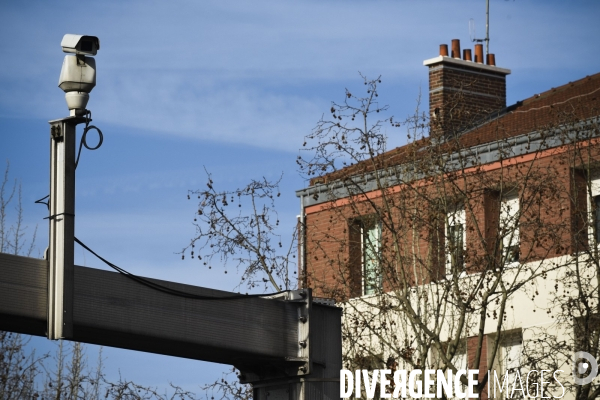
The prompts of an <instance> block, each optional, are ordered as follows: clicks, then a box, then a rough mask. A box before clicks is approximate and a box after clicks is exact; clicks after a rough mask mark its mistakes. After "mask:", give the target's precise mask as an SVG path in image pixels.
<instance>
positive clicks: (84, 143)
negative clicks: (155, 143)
mask: <svg viewBox="0 0 600 400" xmlns="http://www.w3.org/2000/svg"><path fill="white" fill-rule="evenodd" d="M85 111H86V113H85V128H84V129H83V133H82V134H81V139H80V141H79V151H77V158H76V159H75V169H77V165H78V164H79V156H81V149H82V148H83V147H84V146H85V148H86V149H88V150H98V149H99V148H100V146H102V142H104V135H103V134H102V131H101V130H100V129H99V128H98V127H96V126H95V125H90V121H91V119H92V112H91V111H90V110H85ZM92 129H94V130H96V132H98V144H97V145H95V146H90V145H88V143H87V134H88V132H89V131H90V130H92ZM48 197H50V195H47V196H44V197H42V198H41V199H38V200H36V201H35V202H34V203H35V204H45V205H46V207H47V208H48V209H50V203H49V202H46V201H44V200H46V199H47V198H48ZM48 218H50V217H46V218H44V219H48Z"/></svg>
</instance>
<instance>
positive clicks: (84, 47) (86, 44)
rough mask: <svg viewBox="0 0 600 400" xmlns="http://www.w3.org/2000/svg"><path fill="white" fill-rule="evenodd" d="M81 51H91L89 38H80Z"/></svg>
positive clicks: (91, 45)
mask: <svg viewBox="0 0 600 400" xmlns="http://www.w3.org/2000/svg"><path fill="white" fill-rule="evenodd" d="M80 48H81V51H92V48H93V44H92V40H91V39H87V40H82V41H81V45H80Z"/></svg>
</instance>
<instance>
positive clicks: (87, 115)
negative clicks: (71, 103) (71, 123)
mask: <svg viewBox="0 0 600 400" xmlns="http://www.w3.org/2000/svg"><path fill="white" fill-rule="evenodd" d="M91 118H92V112H91V111H90V110H86V113H85V128H84V129H83V133H82V134H81V140H80V141H79V151H78V152H77V158H76V159H75V169H77V164H79V156H80V155H81V148H82V147H83V146H85V148H86V149H88V150H98V149H99V148H100V146H102V142H103V141H104V135H103V134H102V131H101V130H100V129H98V127H96V126H95V125H90V120H91ZM92 129H95V130H96V132H98V144H97V145H96V146H93V147H91V146H89V145H88V144H87V134H88V132H89V131H90V130H92Z"/></svg>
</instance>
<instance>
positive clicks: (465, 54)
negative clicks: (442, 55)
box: [463, 49, 473, 61]
mask: <svg viewBox="0 0 600 400" xmlns="http://www.w3.org/2000/svg"><path fill="white" fill-rule="evenodd" d="M463 60H465V61H473V58H472V57H471V49H464V50H463Z"/></svg>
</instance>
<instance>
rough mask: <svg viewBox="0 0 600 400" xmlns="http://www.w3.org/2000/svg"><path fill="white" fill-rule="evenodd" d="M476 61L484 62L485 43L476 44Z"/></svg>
mask: <svg viewBox="0 0 600 400" xmlns="http://www.w3.org/2000/svg"><path fill="white" fill-rule="evenodd" d="M475 62H476V63H479V64H483V45H482V44H476V45H475Z"/></svg>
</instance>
